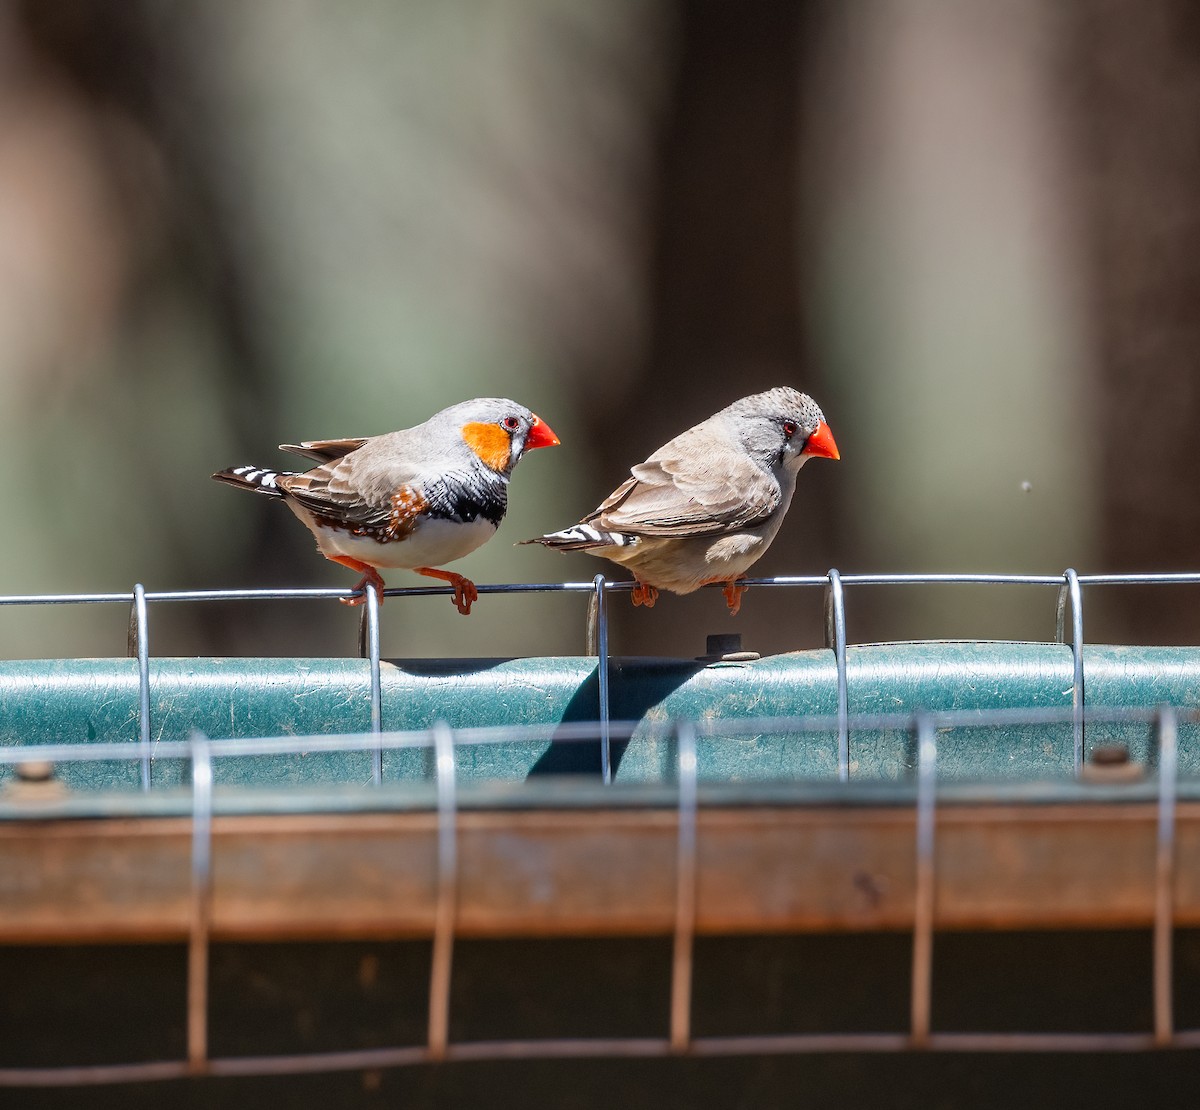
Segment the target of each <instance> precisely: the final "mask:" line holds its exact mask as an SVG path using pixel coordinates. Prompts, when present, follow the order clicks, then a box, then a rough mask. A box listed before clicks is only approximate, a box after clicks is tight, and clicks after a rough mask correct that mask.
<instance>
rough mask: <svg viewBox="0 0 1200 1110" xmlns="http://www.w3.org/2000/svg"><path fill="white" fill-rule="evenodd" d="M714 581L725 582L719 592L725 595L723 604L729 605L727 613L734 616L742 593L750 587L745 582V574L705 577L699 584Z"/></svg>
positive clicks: (712, 582)
mask: <svg viewBox="0 0 1200 1110" xmlns="http://www.w3.org/2000/svg"><path fill="white" fill-rule="evenodd" d="M716 582H724V583H725V588H724V589H723V590H722V591H721V592H722V593H723V594H724V595H725V604H726V605H728V606H729V615H730V616H731V617H736V616H737V615H738V610H739V609H741V607H742V594H744V593H745V592H746V591H747V590H748V589H749V588H750V587H749V586H747V585H746V584H745V582H746V576H745V575H744V574H743V575H741V576H739V577H738V578H706V579H705V580H704V581H703V582H701V583H700V585H701V586H711V585H713V584H714V583H716Z"/></svg>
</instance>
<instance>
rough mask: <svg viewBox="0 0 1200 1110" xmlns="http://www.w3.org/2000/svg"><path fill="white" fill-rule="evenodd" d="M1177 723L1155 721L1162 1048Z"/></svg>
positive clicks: (1170, 1022) (1171, 1026) (1169, 1004)
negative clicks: (1156, 722)
mask: <svg viewBox="0 0 1200 1110" xmlns="http://www.w3.org/2000/svg"><path fill="white" fill-rule="evenodd" d="M1178 773H1179V726H1178V723H1177V721H1176V718H1175V712H1174V710H1172V709H1170V708H1164V709H1163V710H1162V714H1161V716H1160V718H1159V722H1158V845H1157V851H1156V853H1155V861H1154V1043H1155V1044H1157V1045H1159V1046H1160V1047H1165V1046H1167V1045H1169V1044H1170V1043H1171V1039H1172V1037H1173V1035H1174V1031H1175V1014H1174V1002H1173V994H1172V980H1173V978H1174V975H1173V963H1174V960H1173V953H1174V932H1175V921H1174V908H1175V793H1176V778H1177V775H1178Z"/></svg>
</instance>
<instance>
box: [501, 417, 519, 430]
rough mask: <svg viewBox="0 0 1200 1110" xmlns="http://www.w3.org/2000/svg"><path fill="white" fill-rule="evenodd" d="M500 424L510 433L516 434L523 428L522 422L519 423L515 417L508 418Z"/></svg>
mask: <svg viewBox="0 0 1200 1110" xmlns="http://www.w3.org/2000/svg"><path fill="white" fill-rule="evenodd" d="M500 423H501V425H502V426H503V427H504V428H505V429H506V430H507V431H510V432H515V431H516V430H517V429H518V428H519V427H520V426H521V421H519V420H518V419H517V418H516V417H515V416H506V417H505V418H504V419H503V420H501V421H500Z"/></svg>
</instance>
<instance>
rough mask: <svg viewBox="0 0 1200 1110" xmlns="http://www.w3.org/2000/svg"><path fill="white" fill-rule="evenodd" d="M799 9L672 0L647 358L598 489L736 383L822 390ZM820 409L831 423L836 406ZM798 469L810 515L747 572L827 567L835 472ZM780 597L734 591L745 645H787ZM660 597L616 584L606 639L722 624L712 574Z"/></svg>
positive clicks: (646, 639) (721, 627) (632, 639)
mask: <svg viewBox="0 0 1200 1110" xmlns="http://www.w3.org/2000/svg"><path fill="white" fill-rule="evenodd" d="M811 18H812V15H811V10H810V8H809V6H808V5H805V4H797V3H796V2H795V0H780V2H770V3H767V2H760V3H755V4H746V5H736V4H735V5H731V4H727V3H723V2H722V0H703V2H696V3H682V4H680V5H679V12H678V32H677V40H676V41H677V47H676V49H677V51H678V65H677V70H676V81H675V87H674V90H673V94H672V96H671V98H670V101H669V103H668V107H667V111H666V113H665V120H664V127H663V134H662V137H661V143H660V147H659V160H658V165H657V174H656V188H655V190H654V195H655V203H656V207H657V210H656V212H655V213H654V214H653V217H652V219H651V221H650V222H651V226H652V228H653V232H654V239H653V241H652V247H651V249H652V259H651V278H650V306H649V310H648V311H649V324H648V342H647V347H646V353H645V365H644V366H643V367H642V368H641V370H640V372H639V373H638V374H636V375H635V376H634V381H635V382H636V383H637V385H636V390H635V392H634V394H633V395H632V396H629V397H626V398H625V400H624V401H623V402H622V404H621V417H620V418H621V425H622V428H623V430H624V434H622V435H621V436H617V437H613V436H607V437H605V436H602V435H597V437H596V442H597V443H598V444H601V445H604V446H603V450H604V451H605V453H606V455H607V458H606V459H605V465H604V467H603V473H604V475H605V476H606V478H607V479H608V486H606V487H605V488H604V489H603V490H598V491H597V492H598V493H599V494H600V495H602V494H603V493H606V492H607V490H608V488H609V486H614V485H616V484H617V482H618V481H619V480H620V479H621V477H622V476H623V475H624V474H625V473H626V470H627V468H628V467H629V466H630V465H632V464H633V463H636V462H638V461H640V460H641V459H642V458H644V457H645V456H646V455H647V454H649V453H650V452H651V451H653V450H654V449H655V448H657V447H658V446H660V445H661V444H662V443H663V442H665V441H666V440H667V439H669V438H671V437H672V436H674V435H676V434H677V433H678V432H681V431H683V430H684V429H685V428H687V427H689V426H690V425H692V424H694V423H696V422H698V421H700V420H702V419H704V418H705V417H707V416H710V415H711V414H712V413H713V412H715V411H716V410H717V409H719V408H723V407H724V406H725V405H727V404H728V403H729V402H731V401H733V400H735V399H736V398H738V397H740V396H744V395H745V394H748V393H754V392H757V391H759V390H762V389H768V388H770V387H772V386H776V385H784V384H787V385H794V386H797V387H798V388H801V389H804V390H806V391H808V392H811V393H812V394H813V395H814V396H815V397H816V398H817V400H818V402H819V401H820V399H821V397H822V390H821V381H820V377H819V375H818V374H817V373H815V372H814V368H813V367H811V366H809V365H807V364H806V358H805V352H806V343H805V336H804V328H803V318H804V317H803V313H802V311H801V308H802V306H801V288H800V278H799V275H800V266H799V259H798V251H799V249H800V247H799V240H800V230H799V226H798V225H799V216H800V212H801V208H800V205H799V203H798V201H797V195H796V194H797V188H798V181H799V156H800V155H799V150H800V143H801V136H800V125H801V113H800V73H801V68H802V65H803V62H804V53H805V49H804V48H805V37H806V36H805V30H806V27H807V26H808V24H809V22H810V19H811ZM830 420H831V423H832V424H833V426H834V428H835V429H836V427H837V419H836V414H832V415H830ZM815 469H816V468H813V469H811V470H808V471H806V472H805V474H806V476H807V475H811V474H812V473H813V470H815ZM597 473H598V475H599V473H600V471H597ZM604 480H605V479H604V478H600V477H599V476H598V477H597V481H598V482H603V481H604ZM801 485H802V488H801V489H800V491H799V492H798V494H797V499H796V506H795V508H793V510H792V515H793V518H797V517H801V516H802V517H804V518H805V520H806V521H807V525H806V527H805V528H804V530H803V535H804V537H805V539H804V543H803V546H800V545H799V544H798V543H797V542H796V541H797V537H798V536H800V535H801V534H802V533H801V527H800V525H799V524H798V521H797V520H796V519H792V520H789V521H788V522H787V523H785V525H784V530H783V533H782V534H781V536H780V538H779V540H778V541H777V542H776V545H775V548H774V549H773V550H772V551H771V552H770V553H769V554H768V555H767V556H766V557H764V559H763V560H762V562H761V563H759V564H758V566H757V567H756V568H755V572H754V573H762V574H772V573H798V572H801V571H807V572H813V571H824V570H825V569H826V568H827V566H828V563H829V559H830V551H831V550H832V547H833V545H832V536H831V530H832V528H833V521H834V514H833V511H832V506H831V505H830V503H829V497H828V495H829V493H830V491H831V489H832V487H831V486H830V485H829V484H827V483H822V482H814V481H810V482H802V484H801ZM618 573H619V572H618ZM779 600H780V595H777V594H771V595H767V594H766V592H765V591H760V592H759V593H758V594H757V596H756V595H755V594H754V593H751V595H749V597H748V598H747V600H746V603H745V604H744V605H743V608H742V614H741V616H740V617H739V618H738V621H737V624H736V630H737V631H740V632H742V633H743V635H744V636H745V641H746V646H747V647H748V648H752V649H756V650H762V651H764V652H765V651H767V650H787V649H789V648H794V647H797V646H800V645H799V644H798V643H797V642H796V639H795V635H796V631H795V627H794V626H793V627H792V628H784V627H781V622H780V621H779V620H778V603H779ZM807 600H808V601H810V602H811V606H810V607H811V609H812V613H813V615H814V619H812V620H806V621H804V622H803V627H804V628H805V629H806V632H808V633H814V634H816V635H818V636H819V629H820V620H819V614H820V599H819V598H818V597H816V596H815V595H814V596H813V597H811V598H810V599H807ZM796 603H799V604H805V599H804V598H803V597H801V598H800V599H797V600H796V601H793V600H792V599H789V601H788V605H789V608H790V607H791V606H792V605H793V604H796ZM659 606H660V608H659V609H658V610H656V611H655V614H654V615H653V616H651V615H649V614H646V613H644V612H642V611H638V612H637V613H636V614H635V613H634V612H632V611H631V609H630V607H629V604H628V602H627V601H625V600H624V599H623V598H622V599H620V600H619V601H618V602H617V603H616V604H615V605H614V607H613V611H614V616H615V617H616V620H617V622H618V625H619V626H620V627H621V629H622V634H621V636H620V638H619V644H618V646H619V647H620V645H624V647H623V650H627V651H628V650H633V649H635V650H637V651H638V652H640V653H645V652H661V653H664V654H672V655H686V654H689V650H690V648H695V654H697V655H699V654H701V653H702V652H703V650H704V636H705V633H708V632H728V631H734V630H735V628H734V627H731V622H730V621H729V618H728V616H727V615H726V613H725V606H724V601H723V599H722V597H721V595H720V593H719V592H717V591H715V590H709V591H704V592H703V593H702V594H700V595H697V600H695V601H689V602H687V603H681V602H679V601H677V600H674V599H672V598H670V597H669V596H666V595H664V597H663V599H662V600H661V601H660V602H659ZM664 610H665V613H664ZM667 614H669V618H668V616H667ZM811 639H812V636H811V635H809V636H807V640H809V641H811Z"/></svg>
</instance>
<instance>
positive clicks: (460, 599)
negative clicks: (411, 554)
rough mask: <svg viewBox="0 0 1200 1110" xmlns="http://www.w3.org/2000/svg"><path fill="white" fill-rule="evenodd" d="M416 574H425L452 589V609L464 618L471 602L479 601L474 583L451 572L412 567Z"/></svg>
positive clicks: (468, 611) (469, 610) (469, 609)
mask: <svg viewBox="0 0 1200 1110" xmlns="http://www.w3.org/2000/svg"><path fill="white" fill-rule="evenodd" d="M413 570H414V571H416V572H417V574H425V575H428V576H429V577H430V578H440V579H441V580H442V581H443V582H449V583H450V585H451V586H453V587H454V607H455V608H456V609H457V610H458V611H459V612H460V613H462V615H463V616H464V617H465V616H467V615H468V614H469V613H470V612H471V605H472V603H473V602H476V601H478V600H479V591H478V590H477V589H475V583H474V582H472V581H471V580H470V579H469V578H464V577H463V576H462V575H461V574H455V573H454V571H452V570H435V569H434V568H433V567H413Z"/></svg>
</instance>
